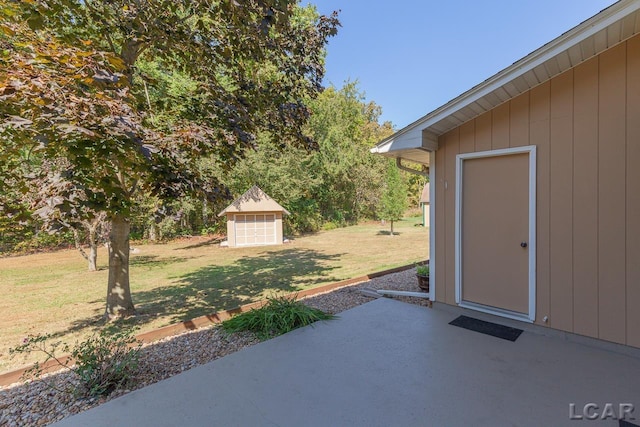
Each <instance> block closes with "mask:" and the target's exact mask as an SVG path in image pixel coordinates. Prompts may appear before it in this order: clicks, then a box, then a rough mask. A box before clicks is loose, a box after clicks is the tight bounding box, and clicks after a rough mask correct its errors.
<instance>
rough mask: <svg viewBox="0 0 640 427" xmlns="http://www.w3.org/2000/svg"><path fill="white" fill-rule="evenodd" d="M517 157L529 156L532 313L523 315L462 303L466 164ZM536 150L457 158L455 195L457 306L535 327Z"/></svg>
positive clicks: (513, 149)
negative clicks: (470, 161)
mask: <svg viewBox="0 0 640 427" xmlns="http://www.w3.org/2000/svg"><path fill="white" fill-rule="evenodd" d="M513 154H528V155H529V242H528V246H529V253H528V255H529V312H528V313H525V314H522V313H518V312H514V311H511V310H505V309H500V308H497V307H491V306H486V305H483V304H478V303H474V302H470V301H464V300H463V299H462V285H463V283H462V281H463V280H462V235H461V234H462V232H461V226H462V208H463V206H462V179H463V176H464V161H465V160H468V159H478V158H483V157H499V156H509V155H513ZM536 247H537V245H536V146H535V145H528V146H524V147H514V148H504V149H499V150H489V151H479V152H475V153H464V154H458V155H456V193H455V288H456V304H458V305H459V306H460V307H463V308H469V309H472V310H477V311H482V312H485V313H489V314H494V315H497V316H502V317H507V318H510V319H515V320H521V321H525V322H530V323H533V322H534V321H535V318H536Z"/></svg>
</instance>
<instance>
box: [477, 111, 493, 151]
mask: <svg viewBox="0 0 640 427" xmlns="http://www.w3.org/2000/svg"><path fill="white" fill-rule="evenodd" d="M474 122H475V128H476V138H475V139H476V152H477V151H488V150H491V122H492V114H491V111H489V112H488V113H485V114H483V115H481V116H479V117H478V118H476V119H475V120H474Z"/></svg>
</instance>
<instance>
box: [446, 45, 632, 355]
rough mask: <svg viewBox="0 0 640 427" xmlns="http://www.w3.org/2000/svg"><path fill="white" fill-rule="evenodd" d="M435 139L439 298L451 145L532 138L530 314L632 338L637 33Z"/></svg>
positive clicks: (450, 283)
mask: <svg viewBox="0 0 640 427" xmlns="http://www.w3.org/2000/svg"><path fill="white" fill-rule="evenodd" d="M439 143H440V149H439V150H438V151H437V152H436V162H437V164H438V167H437V168H436V181H437V182H436V185H437V189H436V195H437V198H438V199H437V201H436V202H437V203H436V242H435V246H436V250H437V251H438V253H439V254H443V255H444V256H440V257H438V258H437V260H436V263H437V264H436V265H437V271H438V275H437V276H436V278H435V279H436V299H437V300H438V301H441V302H446V303H448V304H453V303H454V295H455V276H454V244H455V236H454V233H455V230H454V225H453V222H454V221H453V218H454V212H455V157H456V155H457V154H458V153H460V152H469V151H470V150H471V149H472V147H473V149H475V151H485V150H489V149H497V148H506V147H516V146H522V145H529V144H531V145H535V146H536V147H537V194H536V198H537V201H536V202H537V265H536V273H537V282H536V293H537V299H536V323H538V324H541V325H547V326H550V327H552V328H555V329H560V330H564V331H568V332H575V333H578V334H582V335H587V336H591V337H595V338H600V339H604V340H608V341H612V342H617V343H623V344H627V345H632V346H636V347H640V310H638V307H640V168H637V167H635V165H637V164H639V163H640V36H635V37H634V38H632V39H630V40H628V41H627V42H624V43H622V44H620V45H618V46H615V47H613V48H611V49H609V50H607V51H606V52H604V53H602V54H601V55H599V56H598V57H595V58H593V59H591V60H589V61H586V62H584V63H582V64H580V65H579V66H577V67H575V68H574V69H572V70H569V71H567V72H565V73H563V74H561V75H559V76H557V77H555V78H553V79H552V80H551V81H550V82H547V83H545V84H542V85H539V86H537V87H535V88H534V89H532V90H530V91H529V92H527V93H525V94H523V95H521V96H518V97H517V98H514V99H513V100H511V101H509V102H506V103H505V104H503V105H501V106H499V107H497V108H495V109H494V110H493V111H490V112H488V113H486V114H484V115H482V116H479V117H477V118H476V119H474V120H472V121H470V122H468V123H465V124H464V125H462V126H461V127H460V128H458V129H455V130H453V131H450V132H448V133H447V134H445V135H443V136H442V137H441V138H440V141H439ZM443 258H444V259H443ZM545 316H548V322H547V323H544V321H543V319H544V318H545Z"/></svg>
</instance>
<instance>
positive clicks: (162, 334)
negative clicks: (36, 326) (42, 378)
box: [0, 261, 428, 387]
mask: <svg viewBox="0 0 640 427" xmlns="http://www.w3.org/2000/svg"><path fill="white" fill-rule="evenodd" d="M427 262H428V261H427ZM414 266H415V264H408V265H404V266H401V267H396V268H391V269H388V270H382V271H377V272H375V273H371V274H367V275H365V276H360V277H355V278H352V279H346V280H341V281H339V282H334V283H329V284H327V285H322V286H318V287H316V288H310V289H305V290H302V291H297V292H291V293H290V294H288V295H287V297H295V298H296V299H302V298H305V297H309V296H315V295H320V294H324V293H327V292H331V291H335V290H336V289H339V288H344V287H347V286H351V285H355V284H357V283H361V282H364V281H367V280H371V279H375V278H376V277H382V276H386V275H387V274H393V273H399V272H401V271H405V270H409V269H410V268H413V267H414ZM266 303H267V301H266V300H261V301H256V302H253V303H250V304H245V305H241V306H240V307H236V308H232V309H230V310H222V311H218V312H216V313H212V314H207V315H204V316H200V317H196V318H195V319H191V320H186V321H184V322H179V323H174V324H172V325H167V326H164V327H162V328H158V329H154V330H153V331H149V332H144V333H142V334H139V335H136V339H138V340H139V341H141V342H143V343H152V342H155V341H158V340H161V339H163V338H168V337H171V336H174V335H178V334H180V333H183V332H187V331H193V330H196V329H200V328H203V327H206V326H210V325H214V324H216V323H220V322H223V321H224V320H227V319H229V318H230V317H231V316H233V315H234V314H238V313H243V312H245V311H249V310H251V309H253V308H259V307H261V306H263V305H264V304H266ZM58 360H59V361H60V362H62V363H66V361H67V360H69V356H68V355H64V356H61V357H59V358H58ZM33 366H34V365H33V364H32V365H27V366H23V367H21V368H18V369H15V370H12V371H8V372H5V373H2V374H0V387H6V386H8V385H11V384H14V383H17V382H20V381H21V378H22V376H23V375H24V373H25V371H27V370H28V369H30V368H32V367H33ZM40 367H41V368H42V372H43V373H51V372H55V371H58V370H60V364H59V363H58V362H57V361H55V360H50V361H49V362H47V363H43V364H41V365H40Z"/></svg>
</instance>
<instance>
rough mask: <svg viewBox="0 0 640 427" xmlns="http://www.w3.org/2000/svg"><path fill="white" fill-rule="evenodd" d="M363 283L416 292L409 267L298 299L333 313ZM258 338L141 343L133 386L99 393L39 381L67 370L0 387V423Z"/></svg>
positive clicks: (66, 408) (211, 336)
mask: <svg viewBox="0 0 640 427" xmlns="http://www.w3.org/2000/svg"><path fill="white" fill-rule="evenodd" d="M365 288H367V289H374V290H378V289H387V290H404V291H412V292H419V291H420V289H419V288H418V285H417V281H416V278H415V272H414V270H413V269H410V270H406V271H403V272H399V273H394V274H388V275H386V276H383V277H378V278H375V279H372V280H369V281H366V282H362V283H359V284H356V285H352V286H349V287H345V288H341V289H337V290H335V291H332V292H329V293H325V294H322V295H317V296H313V297H308V298H305V299H304V300H303V301H304V303H305V304H308V305H309V306H312V307H316V308H319V309H321V310H323V311H325V312H328V313H332V314H337V313H340V312H341V311H344V310H348V309H350V308H353V307H355V306H358V305H360V304H364V303H366V302H369V301H371V300H372V299H373V298H372V297H369V296H365V295H363V294H362V293H361V292H360V290H362V289H365ZM394 298H396V299H399V300H403V301H405V302H409V303H413V304H420V305H427V304H428V302H427V300H425V299H421V298H415V297H394ZM258 342H259V340H258V339H257V338H255V336H253V334H250V333H235V334H227V333H225V332H224V331H222V329H221V328H219V327H217V326H211V327H208V328H203V329H198V330H196V331H189V332H185V333H183V334H180V335H176V336H172V337H168V338H165V339H163V340H160V341H156V342H154V343H152V344H147V345H145V346H144V347H143V348H142V350H141V357H140V366H139V371H138V373H137V374H136V376H135V378H134V381H133V384H135V386H134V387H131V388H130V389H127V390H116V391H115V392H113V393H111V394H110V395H109V396H108V397H103V398H91V399H76V398H74V397H73V395H72V394H71V393H68V392H64V391H56V390H54V389H52V388H51V387H49V386H48V385H47V384H46V383H45V381H46V382H48V383H50V384H54V385H55V386H56V388H58V389H60V390H65V389H66V390H68V389H70V388H71V387H73V385H74V381H75V379H74V377H73V375H71V374H70V373H68V372H63V373H57V374H50V375H48V376H46V377H44V378H43V379H42V380H38V381H32V382H27V383H17V384H13V385H11V386H8V387H3V388H0V426H12V427H13V426H16V427H17V426H44V425H48V424H51V423H53V422H56V421H59V420H61V419H63V418H66V417H68V416H71V415H73V414H77V413H79V412H82V411H85V410H87V409H89V408H92V407H94V406H97V405H100V404H102V403H104V402H107V401H108V400H111V399H114V398H116V397H118V396H122V395H123V394H126V393H129V392H130V391H132V390H134V389H138V388H142V387H145V386H147V385H150V384H153V383H155V382H158V381H160V380H163V379H165V378H168V377H171V376H173V375H175V374H178V373H180V372H183V371H185V370H188V369H191V368H193V367H195V366H198V365H201V364H204V363H207V362H211V361H213V360H216V359H218V358H220V357H223V356H226V355H228V354H231V353H233V352H236V351H238V350H241V349H243V348H246V347H249V346H251V345H254V344H256V343H258Z"/></svg>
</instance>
